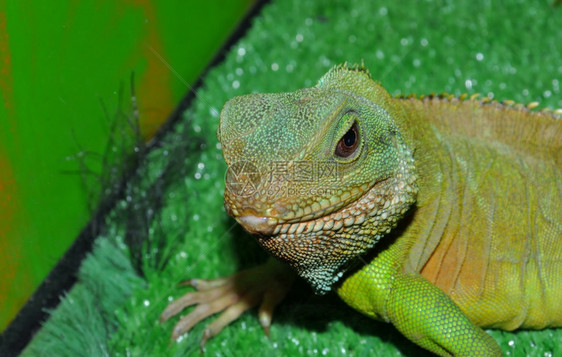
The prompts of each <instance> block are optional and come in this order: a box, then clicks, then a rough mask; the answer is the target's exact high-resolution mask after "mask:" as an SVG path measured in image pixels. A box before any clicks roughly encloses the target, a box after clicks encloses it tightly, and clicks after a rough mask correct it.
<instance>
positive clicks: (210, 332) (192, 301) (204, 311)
mask: <svg viewBox="0 0 562 357" xmlns="http://www.w3.org/2000/svg"><path fill="white" fill-rule="evenodd" d="M295 276H296V275H295V273H294V272H293V271H292V270H290V268H289V267H287V266H285V265H284V264H282V263H280V262H278V261H276V260H273V259H269V260H268V261H267V262H266V263H264V264H262V265H259V266H256V267H254V268H251V269H247V270H244V271H241V272H239V273H237V274H234V275H232V276H229V277H226V278H219V279H214V280H201V279H191V280H187V281H185V282H182V283H180V284H181V285H186V286H191V287H194V288H195V289H196V291H193V292H189V293H187V294H185V295H184V296H182V297H181V298H179V299H177V300H175V301H173V302H172V303H170V305H168V307H167V308H166V309H165V310H164V311H163V312H162V314H161V316H160V322H165V321H167V320H168V319H170V318H171V317H173V316H175V315H177V314H179V313H180V312H181V311H182V310H183V309H185V308H186V307H188V306H192V305H197V306H196V307H195V309H194V310H193V311H191V312H190V313H189V314H187V315H186V316H183V317H181V318H180V320H179V321H178V322H177V323H176V325H175V327H174V329H173V331H172V336H171V339H172V340H177V339H178V338H179V337H180V336H181V335H183V334H185V333H186V332H188V331H190V330H191V329H192V328H193V326H195V325H197V324H198V323H200V322H201V321H202V320H204V319H205V318H207V317H209V316H211V315H213V314H216V313H218V312H221V314H220V315H219V317H218V318H217V319H215V320H214V321H213V322H212V323H211V324H209V325H208V326H207V327H206V328H205V331H204V332H203V336H202V338H201V344H200V347H201V351H203V350H204V348H205V343H206V342H207V341H208V340H209V339H210V338H212V337H214V336H216V335H217V334H218V333H220V332H221V331H222V329H223V328H224V327H225V326H227V325H228V324H230V323H231V322H232V321H234V320H236V319H237V318H238V317H240V315H242V314H243V313H244V312H245V311H246V310H249V309H251V308H253V307H255V306H257V305H258V304H260V302H261V304H260V307H259V312H258V316H259V321H260V324H261V326H262V327H263V329H264V331H265V333H266V335H267V336H269V328H270V326H271V319H272V317H273V311H274V309H275V307H276V306H277V305H278V304H279V303H280V302H281V301H282V300H283V298H284V297H285V295H286V294H287V292H288V290H289V288H290V287H291V285H292V283H293V281H294V279H295Z"/></svg>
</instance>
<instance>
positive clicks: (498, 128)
mask: <svg viewBox="0 0 562 357" xmlns="http://www.w3.org/2000/svg"><path fill="white" fill-rule="evenodd" d="M534 106H536V103H532V104H531V105H528V106H527V107H524V106H521V105H513V103H511V102H505V103H501V104H500V103H495V102H489V101H488V100H478V99H477V98H454V97H452V96H447V95H442V96H429V97H423V98H416V97H407V98H393V97H391V96H390V95H389V94H388V93H387V92H386V91H385V90H384V89H383V88H382V87H381V86H380V85H379V84H377V83H376V82H374V81H373V80H372V79H371V77H370V75H369V73H368V71H367V70H366V69H365V68H363V66H347V65H345V64H344V65H340V66H336V67H334V68H333V69H332V70H330V71H329V72H328V73H327V74H326V75H324V76H323V77H322V78H321V79H320V81H319V82H318V84H317V85H316V86H315V87H313V88H308V89H302V90H298V91H296V92H292V93H281V94H250V95H246V96H241V97H236V98H233V99H231V100H230V101H229V102H228V103H227V104H226V105H225V106H224V108H223V110H222V113H221V122H220V127H219V130H218V133H217V134H218V138H219V140H220V142H221V145H222V149H223V153H224V158H225V161H226V163H227V165H228V171H227V175H226V190H225V206H226V208H227V211H228V213H229V214H230V215H232V216H233V217H235V218H236V220H237V221H238V222H239V223H240V224H241V225H242V226H243V227H244V228H246V229H247V230H248V231H249V232H251V233H254V234H255V235H256V237H257V240H258V242H259V243H260V245H262V246H263V247H264V248H265V249H266V250H267V251H268V252H270V253H271V254H272V255H273V256H274V257H276V258H277V260H269V261H268V262H267V263H266V264H264V265H262V266H259V267H256V268H254V269H250V270H247V271H244V272H241V273H239V274H236V275H234V276H232V277H229V278H223V279H217V280H210V281H205V280H197V279H194V280H191V281H190V282H189V284H191V285H193V286H195V287H196V288H197V290H198V291H196V292H190V293H188V294H186V295H185V296H183V297H182V298H180V299H178V300H176V301H175V302H173V303H172V304H170V306H169V307H168V308H167V309H166V310H165V311H164V312H163V314H162V320H167V319H168V318H170V317H171V316H173V315H175V314H177V313H179V312H180V311H181V310H182V309H183V308H185V307H186V306H189V305H197V307H196V308H195V310H193V311H192V312H191V313H190V314H188V315H187V316H185V317H183V318H181V319H180V321H179V322H178V323H177V325H176V327H175V328H174V332H173V334H172V337H173V338H174V339H175V338H177V337H179V336H180V335H181V334H183V333H185V332H186V331H188V330H190V329H191V328H192V327H193V326H194V325H195V324H197V323H199V322H200V321H201V320H203V319H204V318H206V317H207V316H209V315H211V314H214V313H216V312H219V311H224V312H223V313H222V314H221V315H220V316H219V318H217V319H216V320H215V321H214V322H213V323H211V325H209V326H208V327H207V329H206V330H205V333H204V336H203V339H202V346H203V344H204V343H205V341H206V340H207V339H208V338H210V337H212V336H214V335H216V334H217V333H218V332H220V330H221V329H222V328H223V327H224V326H226V325H227V324H228V323H230V322H231V321H233V320H234V319H236V318H237V317H238V316H240V314H241V313H242V312H244V311H245V310H247V309H249V308H251V307H253V306H256V305H258V304H260V302H261V306H260V309H259V318H260V322H261V324H262V325H263V326H264V328H265V329H266V332H267V330H268V328H269V326H270V324H271V317H272V313H273V309H274V307H275V306H276V305H277V304H278V303H279V302H280V301H281V300H282V299H283V297H284V296H285V294H286V292H287V290H288V289H289V287H290V286H291V284H292V282H293V278H294V273H293V271H295V272H296V273H297V274H298V275H299V276H300V277H302V278H304V279H305V280H307V281H308V282H309V283H310V284H311V285H312V286H313V288H314V289H315V290H316V291H317V292H318V293H326V292H328V291H330V290H331V289H333V290H335V291H336V292H337V294H338V295H339V296H340V297H341V298H342V299H343V301H344V302H346V303H347V304H348V305H350V306H351V307H353V308H354V309H356V310H358V311H360V312H361V313H363V314H366V315H368V316H370V317H373V318H375V319H380V320H384V321H387V322H390V323H392V324H393V325H394V326H396V328H397V329H398V330H399V331H401V333H403V334H404V335H405V336H406V337H407V338H409V339H410V340H412V341H413V342H415V343H416V344H418V345H419V346H421V347H423V348H426V349H428V350H430V351H432V352H434V353H436V354H438V355H443V356H448V355H455V356H457V355H458V356H492V355H494V356H495V355H498V356H499V355H501V354H502V353H501V350H500V348H499V346H498V345H497V343H496V342H495V341H494V340H493V339H492V338H491V337H490V336H489V335H488V334H487V333H486V332H484V331H483V330H482V327H489V328H500V329H505V330H514V329H517V328H531V329H541V328H545V327H548V326H550V327H555V326H562V244H561V241H560V239H561V237H562V145H561V144H562V120H560V119H559V118H558V116H559V114H560V111H559V110H558V111H557V112H556V113H548V112H545V111H531V110H530V109H532V107H534ZM280 262H283V263H286V264H287V265H288V266H290V267H291V269H289V268H287V265H285V264H283V263H280Z"/></svg>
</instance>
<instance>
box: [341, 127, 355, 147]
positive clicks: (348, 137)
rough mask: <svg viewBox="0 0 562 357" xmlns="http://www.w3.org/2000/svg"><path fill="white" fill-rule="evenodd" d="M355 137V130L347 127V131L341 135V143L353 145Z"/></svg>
mask: <svg viewBox="0 0 562 357" xmlns="http://www.w3.org/2000/svg"><path fill="white" fill-rule="evenodd" d="M356 139H357V135H355V131H354V130H352V129H349V130H348V131H347V133H345V135H344V136H343V143H344V145H345V146H353V144H355V140H356Z"/></svg>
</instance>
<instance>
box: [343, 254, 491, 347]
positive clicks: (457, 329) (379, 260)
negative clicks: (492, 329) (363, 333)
mask: <svg viewBox="0 0 562 357" xmlns="http://www.w3.org/2000/svg"><path fill="white" fill-rule="evenodd" d="M395 254H396V251H395V250H394V249H392V248H391V249H389V250H387V251H384V252H382V253H381V254H380V255H379V256H378V257H376V258H375V259H373V261H371V262H370V263H368V264H367V265H366V266H364V267H363V268H361V269H360V270H358V271H357V272H355V273H354V274H352V275H351V276H350V277H348V278H347V279H346V280H345V281H344V282H343V283H342V284H341V286H339V287H338V289H337V292H338V295H340V297H341V298H342V299H343V300H344V301H345V302H346V303H347V304H348V305H350V306H351V307H353V308H355V309H356V310H358V311H360V312H362V313H364V314H366V315H368V316H370V317H373V318H377V319H382V320H384V321H386V322H390V323H392V324H393V325H394V326H395V327H396V328H397V329H398V330H399V331H400V332H401V333H402V334H403V335H404V336H406V337H407V338H408V339H410V340H411V341H412V342H414V343H416V344H417V345H419V346H421V347H423V348H425V349H427V350H429V351H431V352H433V353H435V354H437V355H440V356H502V352H501V349H500V347H499V346H498V344H497V343H496V341H495V340H494V339H493V338H492V337H491V336H490V335H488V334H487V333H486V332H485V331H484V330H482V329H481V328H480V327H478V326H476V325H474V324H473V323H472V322H471V321H470V320H469V319H468V317H467V316H466V315H465V314H464V313H463V312H462V311H461V310H460V308H459V307H458V306H457V305H456V304H455V303H454V302H453V300H451V298H450V297H448V296H447V295H446V294H445V293H444V292H443V291H442V290H440V289H439V288H438V287H436V286H435V285H433V284H431V283H430V282H429V281H427V280H426V279H425V278H424V277H422V276H421V275H418V274H416V273H405V272H402V271H400V269H399V265H398V264H396V263H394V262H395V259H393V257H394V258H395V257H396V255H395Z"/></svg>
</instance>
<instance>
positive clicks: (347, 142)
mask: <svg viewBox="0 0 562 357" xmlns="http://www.w3.org/2000/svg"><path fill="white" fill-rule="evenodd" d="M358 144H359V128H358V127H357V123H353V125H352V126H351V128H349V130H348V131H347V133H345V135H344V136H342V138H341V139H340V141H338V145H337V146H336V152H335V153H336V155H337V156H339V157H343V158H346V157H350V156H351V155H353V154H354V153H355V151H357V146H359V145H358Z"/></svg>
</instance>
